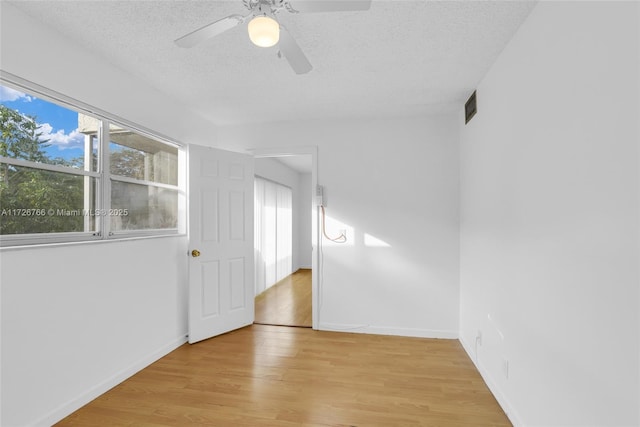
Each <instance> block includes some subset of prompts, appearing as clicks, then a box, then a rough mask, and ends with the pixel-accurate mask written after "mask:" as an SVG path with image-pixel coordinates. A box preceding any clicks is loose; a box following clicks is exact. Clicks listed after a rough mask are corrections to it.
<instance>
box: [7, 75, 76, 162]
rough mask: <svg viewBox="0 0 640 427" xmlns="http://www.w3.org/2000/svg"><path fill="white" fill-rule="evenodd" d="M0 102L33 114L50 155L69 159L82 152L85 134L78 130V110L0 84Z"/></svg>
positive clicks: (28, 114)
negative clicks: (47, 145) (46, 142)
mask: <svg viewBox="0 0 640 427" xmlns="http://www.w3.org/2000/svg"><path fill="white" fill-rule="evenodd" d="M0 104H2V105H5V106H7V107H8V108H11V109H14V110H17V111H19V112H20V113H21V114H24V115H27V116H35V117H36V122H37V123H38V125H40V132H41V133H42V139H48V140H49V142H48V143H49V144H50V145H51V146H50V147H49V148H47V150H46V151H47V153H48V154H49V155H50V156H52V157H62V158H65V159H71V158H74V157H79V156H82V154H83V148H84V135H83V134H81V133H79V132H78V113H77V112H75V111H72V110H69V109H67V108H64V107H60V106H59V105H56V104H53V103H51V102H48V101H45V100H42V99H39V98H37V97H35V96H31V95H27V94H25V93H23V92H20V91H17V90H15V89H12V88H9V87H7V86H2V85H0Z"/></svg>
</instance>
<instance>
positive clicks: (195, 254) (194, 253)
mask: <svg viewBox="0 0 640 427" xmlns="http://www.w3.org/2000/svg"><path fill="white" fill-rule="evenodd" d="M191 256H192V257H194V258H196V257H199V256H200V251H199V250H197V249H194V250H192V251H191Z"/></svg>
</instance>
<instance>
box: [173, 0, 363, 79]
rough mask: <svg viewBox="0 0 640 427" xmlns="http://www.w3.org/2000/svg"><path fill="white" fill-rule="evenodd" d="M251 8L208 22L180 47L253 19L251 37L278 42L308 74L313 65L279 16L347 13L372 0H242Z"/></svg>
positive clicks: (268, 44) (296, 66) (184, 38)
mask: <svg viewBox="0 0 640 427" xmlns="http://www.w3.org/2000/svg"><path fill="white" fill-rule="evenodd" d="M242 3H243V4H244V6H245V7H246V8H247V9H249V11H250V13H248V14H247V15H238V14H234V15H230V16H227V17H226V18H222V19H220V20H218V21H215V22H213V23H211V24H208V25H205V26H204V27H202V28H199V29H197V30H195V31H192V32H190V33H189V34H187V35H185V36H182V37H180V38H179V39H177V40H175V43H176V44H177V45H178V46H180V47H185V48H188V47H193V46H195V45H197V44H198V43H201V42H203V41H205V40H207V39H209V38H211V37H215V36H217V35H219V34H222V33H224V32H225V31H228V30H230V29H232V28H234V27H236V26H238V25H239V24H242V23H244V22H246V21H249V24H248V26H247V29H248V32H249V38H250V40H251V41H252V42H253V43H254V44H255V45H257V46H260V47H271V46H274V45H276V44H277V45H278V48H279V52H278V56H280V55H282V56H284V57H285V58H286V59H287V61H288V62H289V65H291V68H293V71H295V73H296V74H305V73H308V72H309V71H311V69H312V68H313V66H312V65H311V63H310V62H309V60H308V59H307V57H306V56H305V54H304V52H302V49H300V46H298V44H297V43H296V41H295V40H294V39H293V37H291V34H290V33H289V31H287V29H286V28H285V27H284V26H283V25H282V24H280V23H279V22H278V20H277V19H276V15H277V14H278V13H280V12H282V11H286V12H288V13H317V12H347V11H360V10H368V9H369V8H370V7H371V0H242Z"/></svg>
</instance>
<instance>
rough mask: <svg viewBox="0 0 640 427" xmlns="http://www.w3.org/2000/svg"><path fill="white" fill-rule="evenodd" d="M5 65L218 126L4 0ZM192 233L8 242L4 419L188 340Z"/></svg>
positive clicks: (180, 130)
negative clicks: (30, 244) (42, 244)
mask: <svg viewBox="0 0 640 427" xmlns="http://www.w3.org/2000/svg"><path fill="white" fill-rule="evenodd" d="M1 8H2V9H1V19H2V21H1V24H2V25H1V27H0V28H1V30H0V31H1V34H0V36H1V37H0V40H1V46H0V54H1V57H0V59H1V61H0V66H1V68H2V70H3V71H5V72H9V73H12V74H15V75H18V76H19V77H21V78H24V79H27V80H30V81H32V82H34V83H36V84H39V85H42V86H45V87H47V88H49V89H52V90H55V91H57V92H60V93H62V94H64V95H67V96H70V97H73V98H75V99H77V100H79V101H82V102H84V103H87V104H90V105H92V106H94V107H97V108H99V109H102V110H105V111H107V112H109V113H112V114H115V115H117V116H120V117H123V118H126V119H128V120H130V121H133V122H136V123H137V124H139V125H141V126H145V127H147V128H149V129H153V130H155V131H157V132H160V133H163V134H165V135H167V136H169V137H171V138H174V139H175V140H177V141H179V142H182V143H189V142H195V143H200V144H203V145H206V144H211V142H212V138H214V137H215V127H214V126H213V125H212V124H211V123H209V122H207V121H205V120H203V119H201V118H199V117H198V116H195V115H193V114H192V113H191V112H189V111H188V110H187V109H185V108H183V107H182V106H180V105H179V104H177V103H176V102H175V101H173V100H171V99H167V98H166V97H164V96H163V95H162V94H161V93H159V92H158V91H156V90H155V89H153V88H150V87H148V86H145V83H144V82H141V81H137V80H136V79H134V78H132V77H131V76H129V75H127V74H126V73H125V72H123V71H121V70H118V69H115V68H113V67H112V66H111V65H110V64H108V63H106V62H104V61H103V60H101V59H100V58H99V57H97V56H94V55H92V54H91V53H88V52H86V51H83V49H81V48H79V47H77V46H75V45H74V43H73V41H71V40H68V39H65V38H63V37H61V36H60V35H59V34H58V33H56V32H55V31H53V30H51V29H48V28H46V27H43V26H42V25H41V24H39V23H34V22H33V21H31V20H30V19H29V18H27V17H25V16H24V15H23V14H22V13H20V12H18V11H17V10H15V9H14V8H13V7H12V6H11V5H10V4H7V3H6V2H2V4H1ZM185 253H186V238H185V237H170V238H160V239H149V240H137V241H120V242H106V243H105V242H99V243H91V244H72V245H55V246H49V247H46V248H25V249H19V250H15V249H2V250H1V251H0V265H1V276H0V279H1V282H0V286H1V294H2V301H1V304H2V306H1V310H2V314H1V321H2V335H1V336H2V356H1V363H2V365H1V371H2V393H1V398H2V401H1V405H0V406H1V407H2V419H1V420H0V424H2V425H3V426H24V425H31V424H33V423H38V424H42V425H48V424H51V423H53V422H55V421H57V420H58V419H59V418H61V417H62V416H65V415H67V414H68V413H70V412H72V411H73V410H75V409H77V408H78V407H80V406H81V405H82V404H84V403H86V402H87V401H88V400H90V399H92V398H94V397H96V396H97V395H99V394H100V393H101V392H103V391H105V390H106V389H108V388H109V387H111V386H113V385H115V384H117V383H118V382H119V381H120V380H122V379H124V378H125V377H127V376H128V375H130V374H132V373H134V372H135V371H136V370H137V369H140V368H142V367H144V366H145V365H146V364H147V363H149V362H151V361H153V360H155V359H156V358H158V357H160V356H162V355H163V354H165V353H167V352H168V351H170V350H171V349H173V348H175V347H176V346H177V345H179V344H180V343H182V342H184V337H185V334H186V332H187V325H186V318H187V317H186V279H187V278H186V274H187V269H186V261H187V260H186V256H184V254H185Z"/></svg>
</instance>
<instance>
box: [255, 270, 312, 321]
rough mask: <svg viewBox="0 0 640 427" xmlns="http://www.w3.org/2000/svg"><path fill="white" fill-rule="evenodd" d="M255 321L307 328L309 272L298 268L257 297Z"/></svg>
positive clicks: (308, 319)
mask: <svg viewBox="0 0 640 427" xmlns="http://www.w3.org/2000/svg"><path fill="white" fill-rule="evenodd" d="M254 322H255V323H258V324H262V325H281V326H300V327H307V328H310V327H311V326H312V325H311V270H308V269H300V270H298V271H296V272H295V273H293V274H291V275H290V276H287V277H285V278H284V279H282V280H281V281H279V282H278V283H276V284H275V285H273V286H271V287H270V288H269V289H267V290H266V291H264V292H262V293H261V294H260V295H258V296H256V300H255V321H254Z"/></svg>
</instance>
